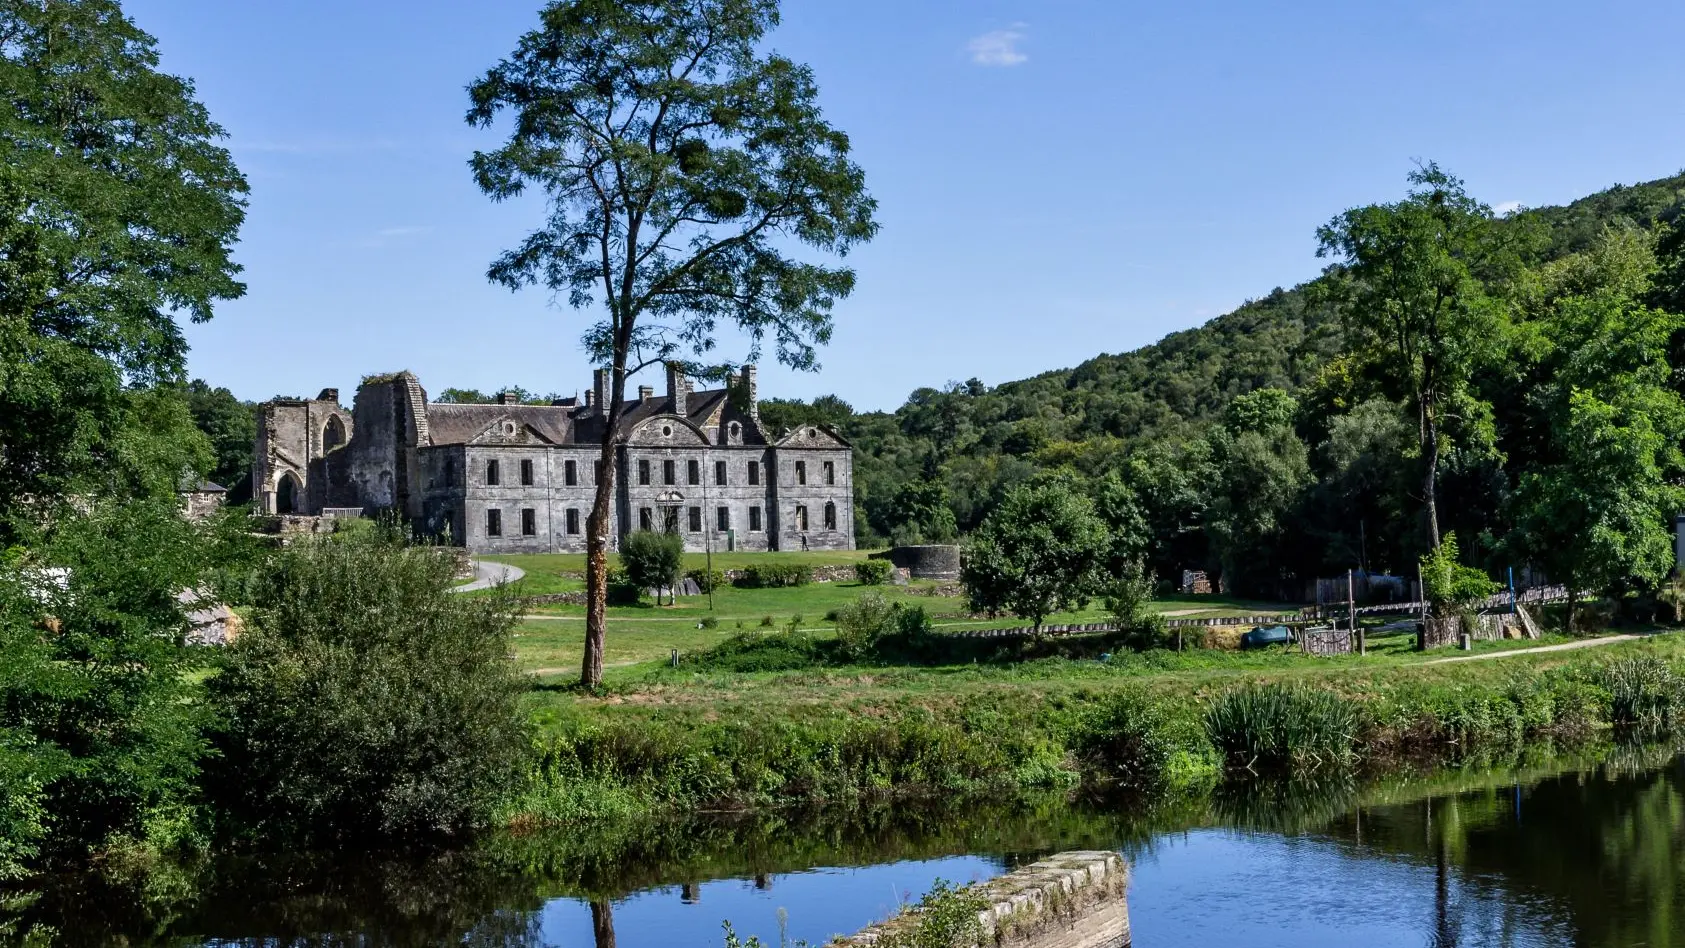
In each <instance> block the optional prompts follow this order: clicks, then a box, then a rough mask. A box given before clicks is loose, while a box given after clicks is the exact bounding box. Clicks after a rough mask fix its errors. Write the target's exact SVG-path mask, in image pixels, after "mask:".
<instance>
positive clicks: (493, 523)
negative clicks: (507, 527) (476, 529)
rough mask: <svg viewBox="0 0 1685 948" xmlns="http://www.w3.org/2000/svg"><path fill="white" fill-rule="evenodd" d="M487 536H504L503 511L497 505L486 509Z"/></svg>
mask: <svg viewBox="0 0 1685 948" xmlns="http://www.w3.org/2000/svg"><path fill="white" fill-rule="evenodd" d="M486 536H488V537H500V536H503V511H501V510H498V509H497V508H495V507H494V508H492V509H491V510H488V511H486Z"/></svg>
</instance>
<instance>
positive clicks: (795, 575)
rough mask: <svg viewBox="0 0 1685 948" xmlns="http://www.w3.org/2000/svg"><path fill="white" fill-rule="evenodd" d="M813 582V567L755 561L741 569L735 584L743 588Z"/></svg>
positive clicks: (778, 586)
mask: <svg viewBox="0 0 1685 948" xmlns="http://www.w3.org/2000/svg"><path fill="white" fill-rule="evenodd" d="M811 582H813V567H811V566H803V565H801V564H800V563H757V564H755V565H754V566H751V567H749V568H747V569H745V570H744V571H743V575H742V576H740V577H739V578H738V580H737V585H738V586H741V587H743V588H744V589H781V588H784V587H787V586H806V585H807V584H808V583H811Z"/></svg>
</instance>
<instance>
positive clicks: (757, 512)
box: [749, 507, 761, 533]
mask: <svg viewBox="0 0 1685 948" xmlns="http://www.w3.org/2000/svg"><path fill="white" fill-rule="evenodd" d="M749 530H750V531H751V532H753V533H759V532H760V530H761V508H759V507H750V508H749Z"/></svg>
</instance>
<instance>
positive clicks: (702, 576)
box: [685, 569, 726, 593]
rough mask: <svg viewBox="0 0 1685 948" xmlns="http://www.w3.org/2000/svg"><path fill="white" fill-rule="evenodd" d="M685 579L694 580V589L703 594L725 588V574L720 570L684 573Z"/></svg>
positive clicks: (693, 570) (700, 570)
mask: <svg viewBox="0 0 1685 948" xmlns="http://www.w3.org/2000/svg"><path fill="white" fill-rule="evenodd" d="M685 578H686V579H694V580H696V587H697V588H698V589H700V590H702V591H703V592H705V593H710V592H713V591H714V590H716V589H720V588H722V587H723V586H725V584H726V582H725V573H723V572H721V571H720V570H717V569H716V570H712V571H710V570H706V569H692V570H686V571H685Z"/></svg>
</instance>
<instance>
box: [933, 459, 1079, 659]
mask: <svg viewBox="0 0 1685 948" xmlns="http://www.w3.org/2000/svg"><path fill="white" fill-rule="evenodd" d="M1109 539H1110V538H1109V535H1108V534H1107V531H1106V525H1105V523H1104V522H1103V521H1101V520H1100V518H1099V517H1097V516H1095V514H1094V504H1093V502H1092V501H1090V500H1089V499H1088V498H1087V497H1085V496H1083V495H1082V494H1079V493H1077V492H1075V491H1074V490H1072V489H1071V488H1070V487H1069V486H1068V485H1067V484H1065V483H1063V482H1062V481H1057V480H1055V481H1047V482H1044V483H1041V484H1037V485H1033V486H1026V487H1019V488H1015V489H1014V490H1013V491H1012V492H1011V493H1009V494H1007V496H1006V499H1005V500H1004V501H1002V502H1001V505H1000V506H999V507H997V508H996V509H995V511H994V512H993V513H991V514H990V515H989V517H988V519H987V520H985V521H983V525H982V526H980V527H978V528H977V531H976V532H975V533H973V534H972V535H971V537H970V538H969V539H968V540H967V542H966V545H965V552H964V557H963V559H962V562H961V566H960V582H962V583H963V584H964V585H965V591H966V597H967V599H968V601H969V602H970V604H971V608H972V609H973V610H974V611H977V612H988V613H990V614H996V613H1001V612H1010V613H1012V614H1013V615H1016V616H1018V617H1020V618H1024V619H1029V620H1031V621H1033V622H1034V623H1035V627H1036V629H1037V631H1038V632H1039V631H1040V629H1041V624H1042V620H1043V619H1045V618H1047V616H1049V615H1051V614H1053V613H1055V612H1061V611H1066V610H1070V609H1074V608H1077V607H1078V606H1080V605H1081V604H1082V603H1084V602H1086V601H1087V600H1088V599H1089V597H1091V596H1093V595H1094V594H1095V593H1096V592H1097V591H1098V589H1099V585H1100V583H1101V582H1102V581H1103V577H1102V575H1101V572H1100V570H1101V569H1102V567H1103V564H1104V562H1105V558H1106V555H1107V553H1108V552H1109V546H1110V543H1109Z"/></svg>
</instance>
